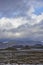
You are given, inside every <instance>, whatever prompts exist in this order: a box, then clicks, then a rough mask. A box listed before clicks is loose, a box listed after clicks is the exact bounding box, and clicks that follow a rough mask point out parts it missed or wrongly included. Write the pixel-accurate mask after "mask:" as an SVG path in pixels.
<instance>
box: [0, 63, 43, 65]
mask: <svg viewBox="0 0 43 65" xmlns="http://www.w3.org/2000/svg"><path fill="white" fill-rule="evenodd" d="M0 65H18V64H15V63H12V64H9V63H8V64H4V63H0ZM20 65H35V64H20ZM36 65H43V64H36Z"/></svg>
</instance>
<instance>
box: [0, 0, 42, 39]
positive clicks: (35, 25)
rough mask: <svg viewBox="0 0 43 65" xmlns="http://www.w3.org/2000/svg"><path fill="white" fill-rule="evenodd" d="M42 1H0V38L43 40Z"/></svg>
mask: <svg viewBox="0 0 43 65" xmlns="http://www.w3.org/2000/svg"><path fill="white" fill-rule="evenodd" d="M38 7H39V8H41V7H43V0H13V1H12V0H0V39H1V38H30V39H33V40H38V39H39V40H42V38H43V12H41V11H40V13H39V14H38V15H37V14H36V13H34V12H36V9H38Z"/></svg>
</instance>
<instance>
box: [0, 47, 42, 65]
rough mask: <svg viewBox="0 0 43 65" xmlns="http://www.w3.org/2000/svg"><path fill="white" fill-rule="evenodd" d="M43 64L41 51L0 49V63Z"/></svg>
mask: <svg viewBox="0 0 43 65" xmlns="http://www.w3.org/2000/svg"><path fill="white" fill-rule="evenodd" d="M2 62H3V63H5V64H7V63H10V64H11V63H17V64H18V65H20V64H35V65H37V64H43V49H24V50H23V49H21V50H17V49H11V48H10V49H1V50H0V63H2Z"/></svg>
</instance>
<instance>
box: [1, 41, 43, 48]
mask: <svg viewBox="0 0 43 65" xmlns="http://www.w3.org/2000/svg"><path fill="white" fill-rule="evenodd" d="M42 44H43V42H40V41H8V42H7V43H6V42H0V49H3V48H8V47H12V46H13V47H22V46H23V45H24V46H25V45H28V46H33V45H34V47H39V46H41V47H42Z"/></svg>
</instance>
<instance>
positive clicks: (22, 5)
mask: <svg viewBox="0 0 43 65" xmlns="http://www.w3.org/2000/svg"><path fill="white" fill-rule="evenodd" d="M29 8H30V7H29V6H27V2H25V0H0V12H1V13H2V16H4V17H15V16H25V15H26V14H25V13H26V11H27V9H29Z"/></svg>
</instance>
